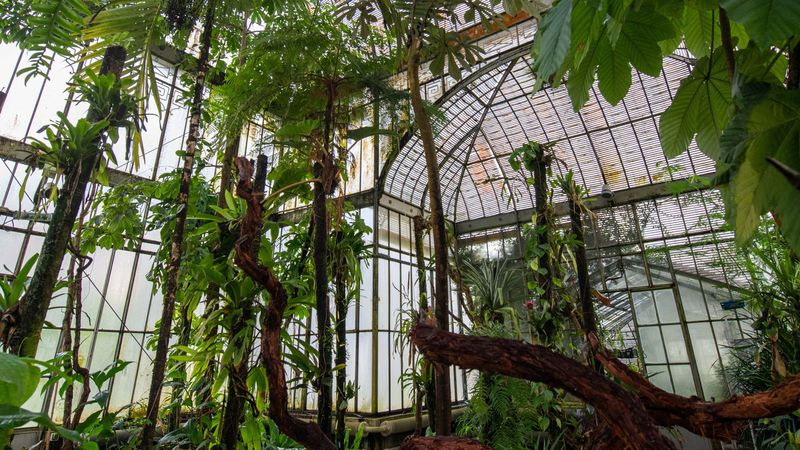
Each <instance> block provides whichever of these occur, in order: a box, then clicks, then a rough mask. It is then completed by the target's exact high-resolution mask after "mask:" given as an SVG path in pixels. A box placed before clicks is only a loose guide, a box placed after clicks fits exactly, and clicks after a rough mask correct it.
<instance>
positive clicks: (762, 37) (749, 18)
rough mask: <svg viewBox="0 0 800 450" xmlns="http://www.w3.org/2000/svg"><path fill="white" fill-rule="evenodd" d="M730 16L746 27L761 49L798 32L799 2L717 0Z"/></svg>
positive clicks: (799, 21)
mask: <svg viewBox="0 0 800 450" xmlns="http://www.w3.org/2000/svg"><path fill="white" fill-rule="evenodd" d="M719 4H720V7H722V8H725V10H726V11H728V14H729V15H730V16H731V19H733V20H735V21H737V22H740V23H741V24H743V25H744V26H745V27H746V28H747V33H748V34H749V35H750V36H752V38H753V40H754V41H755V42H756V43H757V44H758V45H759V46H761V47H762V48H766V47H768V46H769V45H771V44H772V43H773V42H775V41H781V40H784V39H787V38H789V37H791V36H798V35H800V4H798V3H797V2H795V1H793V0H764V1H759V2H749V1H747V0H720V2H719Z"/></svg>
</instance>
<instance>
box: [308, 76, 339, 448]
mask: <svg viewBox="0 0 800 450" xmlns="http://www.w3.org/2000/svg"><path fill="white" fill-rule="evenodd" d="M335 89H336V88H335V86H334V84H333V83H330V84H329V85H328V86H327V96H328V97H327V102H326V105H325V117H324V126H323V133H324V134H323V136H322V148H321V149H319V151H318V152H317V162H315V163H314V177H315V178H317V179H318V180H319V181H315V182H314V199H313V201H312V203H311V209H312V211H313V216H314V254H313V257H314V293H315V297H316V306H317V336H318V345H319V363H318V366H319V373H320V376H319V380H318V382H319V386H318V388H317V393H318V400H317V423H318V424H319V426H320V428H321V429H322V431H323V432H324V433H325V434H326V435H328V436H333V415H332V414H333V372H332V364H331V362H332V359H333V339H332V335H331V327H330V323H331V312H330V304H329V300H328V206H327V203H328V202H327V199H328V196H329V195H331V194H332V193H333V189H334V184H335V178H336V161H335V159H334V157H333V152H332V151H331V142H332V139H331V138H332V137H331V134H332V133H333V124H334V117H333V108H334V102H335V100H336V96H335V93H336V92H335Z"/></svg>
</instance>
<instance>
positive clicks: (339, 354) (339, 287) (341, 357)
mask: <svg viewBox="0 0 800 450" xmlns="http://www.w3.org/2000/svg"><path fill="white" fill-rule="evenodd" d="M341 235H342V232H341V231H340V232H338V234H337V239H341ZM337 248H338V246H337ZM333 270H334V274H335V275H334V280H335V281H334V285H335V286H336V298H335V303H336V319H335V320H336V360H335V362H336V366H337V367H339V370H338V371H337V372H336V405H335V406H336V446H337V447H339V448H342V449H343V448H344V433H345V423H344V418H345V413H346V412H347V404H346V403H345V402H346V401H347V394H346V392H345V389H346V385H347V373H346V371H345V370H344V365H345V364H347V334H346V328H345V326H346V323H345V320H346V319H347V283H346V282H345V275H346V273H345V272H346V271H347V270H348V269H347V264H346V262H345V261H343V260H342V258H341V257H337V258H336V267H334V269H333Z"/></svg>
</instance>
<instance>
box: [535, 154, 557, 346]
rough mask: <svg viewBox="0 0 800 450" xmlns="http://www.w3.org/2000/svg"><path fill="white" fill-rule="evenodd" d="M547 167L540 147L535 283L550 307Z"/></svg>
mask: <svg viewBox="0 0 800 450" xmlns="http://www.w3.org/2000/svg"><path fill="white" fill-rule="evenodd" d="M549 166H550V164H549V161H547V159H546V157H545V154H544V149H543V148H542V146H541V145H540V146H539V150H538V151H537V152H536V156H535V158H534V160H533V183H534V191H535V193H536V239H537V244H538V245H539V247H540V251H541V254H540V255H539V258H538V260H539V263H538V266H539V272H537V274H536V283H537V284H538V286H539V288H540V289H542V293H541V295H540V296H539V299H540V302H548V304H549V305H550V306H551V307H552V302H553V284H552V281H551V280H552V277H553V270H552V268H551V267H550V226H551V225H552V224H550V221H549V220H548V219H549V218H548V217H547V210H548V206H549V204H548V203H549V196H548V195H547V194H548V188H547V171H548V169H549ZM542 269H544V270H542ZM548 337H549V336H548Z"/></svg>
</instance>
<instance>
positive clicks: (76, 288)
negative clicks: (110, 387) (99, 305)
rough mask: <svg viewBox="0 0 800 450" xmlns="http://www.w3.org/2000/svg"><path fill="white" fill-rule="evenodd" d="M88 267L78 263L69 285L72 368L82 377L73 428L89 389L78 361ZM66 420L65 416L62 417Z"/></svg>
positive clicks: (86, 374) (67, 445) (68, 445)
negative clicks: (72, 313) (72, 322)
mask: <svg viewBox="0 0 800 450" xmlns="http://www.w3.org/2000/svg"><path fill="white" fill-rule="evenodd" d="M87 267H88V264H86V265H84V264H83V263H81V264H78V268H77V273H76V274H75V279H76V280H77V282H76V283H73V284H72V285H70V288H69V290H70V293H69V295H70V296H71V297H72V301H73V304H74V307H75V340H74V341H73V343H72V370H73V371H74V372H75V373H77V374H80V375H81V377H82V383H81V395H80V397H79V398H78V403H77V405H76V406H75V411H74V412H73V413H72V419H71V420H70V421H69V427H70V428H72V429H74V428H75V427H76V426H77V425H78V424H79V423H80V421H81V416H82V415H83V409H84V408H85V407H86V402H87V401H88V400H89V392H90V390H91V386H90V382H91V378H90V376H89V369H87V368H86V367H82V366H81V363H80V348H81V316H82V315H83V301H82V297H83V285H82V283H81V280H83V272H84V270H85V269H86V268H87ZM64 420H67V417H64ZM73 446H74V443H73V442H72V441H65V442H64V447H63V448H64V450H72V448H73Z"/></svg>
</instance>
